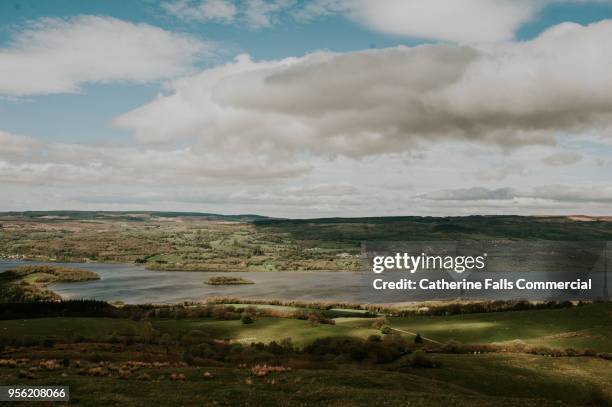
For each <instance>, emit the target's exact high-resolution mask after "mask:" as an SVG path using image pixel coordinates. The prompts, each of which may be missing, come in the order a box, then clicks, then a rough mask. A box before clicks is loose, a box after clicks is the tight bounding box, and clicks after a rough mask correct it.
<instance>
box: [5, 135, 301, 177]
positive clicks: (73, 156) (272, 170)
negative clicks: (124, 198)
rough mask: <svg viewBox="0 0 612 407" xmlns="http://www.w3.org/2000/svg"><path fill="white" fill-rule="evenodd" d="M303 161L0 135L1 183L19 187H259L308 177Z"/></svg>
mask: <svg viewBox="0 0 612 407" xmlns="http://www.w3.org/2000/svg"><path fill="white" fill-rule="evenodd" d="M310 170H311V166H309V165H308V164H307V163H304V162H297V163H293V162H278V161H269V160H267V159H266V158H265V157H261V156H258V155H256V154H248V155H247V154H235V155H233V156H231V157H228V156H219V155H218V154H215V153H211V152H204V151H194V150H193V149H192V148H190V147H186V148H180V149H177V148H175V147H174V148H168V149H163V150H159V149H149V148H140V147H138V146H114V147H113V146H111V147H103V146H92V145H84V144H64V143H45V142H42V141H38V140H35V139H32V138H29V137H24V136H17V135H13V134H9V133H6V132H2V131H0V182H2V183H13V184H22V185H27V184H31V185H41V184H47V185H71V184H74V185H83V184H92V183H95V184H117V185H118V184H126V185H129V184H139V185H162V186H163V185H199V184H206V185H215V184H232V183H238V184H241V183H242V184H244V183H247V184H253V183H257V184H262V183H267V182H270V181H271V180H276V181H278V180H282V179H287V178H296V177H299V176H301V175H304V174H306V173H308V172H310Z"/></svg>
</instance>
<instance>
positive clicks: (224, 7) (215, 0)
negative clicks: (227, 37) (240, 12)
mask: <svg viewBox="0 0 612 407" xmlns="http://www.w3.org/2000/svg"><path fill="white" fill-rule="evenodd" d="M162 8H163V9H164V10H165V11H166V12H167V13H168V14H170V15H173V16H175V17H178V18H180V19H183V20H193V21H198V22H203V23H205V22H208V21H216V22H222V23H231V22H233V21H234V19H235V17H236V13H237V8H236V5H235V4H234V3H233V2H231V1H228V0H203V1H201V2H199V3H192V2H189V1H187V0H178V1H174V2H166V3H162Z"/></svg>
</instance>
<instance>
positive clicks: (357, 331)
mask: <svg viewBox="0 0 612 407" xmlns="http://www.w3.org/2000/svg"><path fill="white" fill-rule="evenodd" d="M241 306H244V305H243V304H241ZM273 307H277V306H273ZM289 308H291V307H289ZM338 311H342V310H338ZM611 312H612V304H610V303H606V304H603V303H597V304H589V305H584V306H581V307H576V308H569V309H546V310H530V311H513V312H498V313H486V314H468V315H455V316H436V317H425V316H411V317H402V318H389V319H388V321H389V324H390V325H391V326H393V327H397V328H400V329H405V330H407V331H419V332H421V334H422V335H424V336H426V337H431V338H433V339H436V340H440V341H445V340H450V339H452V340H457V341H460V342H466V343H467V342H480V343H490V342H500V341H506V340H513V339H517V338H519V339H523V340H525V341H526V342H529V343H538V344H543V345H547V346H553V345H555V344H556V343H559V344H561V345H564V346H565V345H571V346H575V347H578V343H577V342H575V338H576V337H575V336H567V335H565V334H567V333H568V332H577V331H578V332H583V331H584V330H586V331H588V332H589V333H590V334H589V335H584V336H579V337H578V338H580V340H581V341H583V342H582V345H584V346H586V347H590V348H593V349H596V350H597V351H599V352H603V351H606V350H608V349H609V346H610V344H609V342H610V341H609V338H610V334H611V333H610V327H611V325H612V324H610V318H611V315H612V314H611ZM335 322H336V324H335V325H328V324H317V325H312V324H311V323H310V322H308V321H305V320H297V319H289V318H272V317H260V318H258V319H257V320H256V321H255V322H254V323H253V324H249V325H244V324H242V323H241V322H240V321H238V320H232V321H219V320H214V319H209V318H205V319H190V320H185V319H178V320H175V319H150V320H148V321H133V320H129V319H119V318H112V319H111V318H76V317H71V318H64V317H61V318H39V319H27V320H1V321H0V338H2V339H7V338H8V339H10V338H12V339H22V340H25V341H26V342H27V341H33V340H44V339H52V340H54V341H55V345H54V346H51V347H49V346H47V347H44V346H34V347H31V346H30V347H25V348H7V349H5V350H4V352H3V353H2V355H0V358H7V357H11V358H20V357H26V358H29V359H30V361H28V362H27V365H24V367H21V368H20V367H18V368H9V367H2V364H0V382H2V383H11V384H24V385H50V384H58V385H69V386H70V387H71V394H72V402H73V403H76V404H78V405H83V406H93V405H100V404H121V405H127V406H145V405H152V404H154V405H186V406H190V405H203V404H205V405H208V404H215V403H217V404H220V405H246V404H249V405H270V406H286V405H300V404H306V405H311V404H323V405H342V406H345V405H351V406H352V405H355V406H360V405H372V404H376V405H389V406H400V405H401V406H403V405H416V406H431V405H457V406H521V407H523V406H541V405H544V406H546V405H551V406H552V405H599V404H603V403H606V402H609V401H610V400H612V391H611V389H612V363H610V361H608V360H604V359H601V358H596V357H586V356H581V357H547V356H541V355H532V354H523V353H483V354H475V355H474V354H443V353H434V354H428V358H430V359H431V360H432V361H433V362H434V364H435V365H436V366H437V367H436V368H429V369H423V368H422V369H419V368H414V367H410V365H409V363H408V362H407V360H408V358H410V356H411V355H406V356H403V357H402V358H400V359H398V360H396V361H394V362H391V363H388V364H383V365H376V364H359V363H355V364H342V363H347V362H338V363H340V364H335V363H330V361H328V360H324V361H320V362H317V361H316V360H314V361H312V362H310V364H309V365H307V366H306V365H295V366H294V368H293V369H292V370H290V371H286V372H282V373H274V374H271V375H270V376H266V377H264V378H258V377H255V376H253V375H252V374H251V373H250V371H249V370H248V369H244V368H240V367H239V366H238V363H237V362H236V363H235V364H232V363H219V362H211V365H210V366H206V365H204V366H199V367H197V366H187V365H184V364H180V363H179V362H171V365H170V366H167V367H143V368H137V369H136V370H134V371H132V373H131V375H130V377H129V378H127V379H124V380H121V379H119V378H118V377H117V374H115V373H112V371H111V374H110V375H107V376H104V377H92V376H87V375H84V374H83V366H85V367H88V366H90V367H98V366H100V364H99V362H100V361H101V360H103V361H106V362H105V363H106V365H102V366H108V363H115V364H117V363H126V362H127V361H129V360H144V361H149V362H151V361H155V360H167V359H164V358H168V357H173V356H172V355H174V357H180V353H181V350H180V349H178V348H177V349H174V348H171V349H170V355H171V356H168V355H167V352H168V351H167V350H164V348H163V347H159V346H158V347H157V348H156V347H155V346H157V345H148V344H147V342H146V341H145V342H141V343H135V344H132V345H129V344H122V345H109V344H107V343H97V342H99V341H102V340H104V338H108V337H110V336H113V335H118V336H132V337H135V338H136V337H140V338H147V337H150V336H151V335H153V336H156V335H157V337H159V336H164V334H166V333H167V334H169V335H170V336H171V337H174V338H180V337H183V336H184V335H185V334H187V333H189V332H191V331H203V332H206V333H208V334H209V335H212V336H213V337H214V338H218V339H222V340H223V339H229V340H231V341H241V342H245V343H250V342H270V341H273V340H276V341H281V340H282V339H284V338H286V337H291V338H292V341H293V343H294V344H296V345H297V346H300V347H301V346H304V345H306V344H308V343H310V342H312V341H313V340H315V339H317V338H323V337H328V336H354V337H360V338H366V337H368V336H370V335H372V334H379V333H380V331H379V330H377V329H373V328H372V327H371V324H372V322H373V319H371V318H360V317H340V318H336V319H335ZM154 331H157V333H156V334H155V333H154ZM594 333H598V334H601V335H602V336H601V337H598V336H597V335H595V334H594ZM77 336H80V337H81V339H80V340H79V342H82V343H70V342H69V343H60V342H61V340H62V339H63V340H72V339H74V338H76V337H77ZM86 341H90V342H96V343H87V342H86ZM111 343H112V342H111ZM63 358H69V359H70V360H71V365H70V367H67V368H66V367H63V368H60V369H59V370H55V371H46V370H44V369H40V368H37V366H38V361H37V359H57V360H62V359H63ZM77 359H78V360H81V362H80V363H81V367H76V366H75V361H76V360H77ZM178 360H180V359H178ZM20 371H22V372H23V371H25V372H26V373H27V372H30V373H29V375H30V376H31V377H32V378H27V375H23V374H20ZM205 371H208V372H210V373H211V374H212V376H213V377H212V379H210V380H204V378H203V373H204V372H205ZM172 373H182V374H183V375H185V380H184V381H183V380H179V381H173V380H170V375H171V374H172ZM144 374H146V375H144ZM247 379H248V380H247ZM272 379H273V380H272ZM247 382H249V383H251V384H248V383H247Z"/></svg>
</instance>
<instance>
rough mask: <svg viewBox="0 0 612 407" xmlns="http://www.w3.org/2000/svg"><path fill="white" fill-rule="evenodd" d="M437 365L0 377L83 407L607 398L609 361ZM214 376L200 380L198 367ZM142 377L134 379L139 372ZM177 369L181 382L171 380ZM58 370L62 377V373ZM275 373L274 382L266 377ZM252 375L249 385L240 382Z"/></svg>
mask: <svg viewBox="0 0 612 407" xmlns="http://www.w3.org/2000/svg"><path fill="white" fill-rule="evenodd" d="M435 358H436V360H437V361H438V362H440V363H442V365H443V368H439V369H411V370H407V371H404V372H398V371H393V370H387V371H385V370H380V369H367V368H355V367H353V368H351V367H350V366H347V367H346V368H342V369H338V370H321V369H293V370H291V371H288V372H283V373H275V374H273V375H271V376H268V377H265V378H256V377H253V376H252V375H251V374H250V372H249V371H248V370H247V369H239V368H236V367H179V366H170V367H161V368H140V369H138V370H137V371H136V372H135V373H134V374H133V375H132V377H130V378H129V379H127V380H120V379H118V378H117V377H116V376H115V377H113V376H106V377H91V376H83V375H80V374H79V369H78V368H75V367H69V368H64V369H61V370H56V371H44V370H39V371H37V372H36V373H35V374H34V378H33V379H23V378H20V377H19V376H18V369H10V368H0V381H1V382H3V383H22V384H27V385H50V384H58V385H68V386H70V391H71V398H72V403H76V404H78V405H82V406H93V405H110V404H120V405H127V406H148V405H186V406H192V405H193V406H195V405H213V404H219V405H269V406H287V405H312V404H323V405H338V406H340V405H341V406H347V405H351V406H360V405H372V404H375V405H388V406H404V405H415V406H431V405H454V406H455V405H456V406H547V405H551V406H552V405H568V404H578V405H588V404H590V405H593V404H598V403H600V402H601V400H602V399H603V400H605V397H610V396H612V394H611V392H610V389H611V388H612V369H611V366H610V363H609V362H605V361H601V360H596V359H592V358H580V360H579V361H577V362H576V363H574V362H573V359H572V361H570V360H569V359H565V358H545V357H541V356H528V355H495V354H494V355H480V356H478V357H473V356H467V355H436V356H435ZM205 371H206V372H209V373H211V374H212V379H210V380H204V379H203V372H205ZM145 373H146V374H147V375H148V377H149V378H148V379H145V380H143V379H139V377H141V375H142V374H145ZM171 373H182V374H184V375H185V380H184V381H172V380H170V379H169V376H170V375H171ZM62 374H63V376H62ZM272 379H273V380H272ZM247 380H251V383H252V384H246V381H247Z"/></svg>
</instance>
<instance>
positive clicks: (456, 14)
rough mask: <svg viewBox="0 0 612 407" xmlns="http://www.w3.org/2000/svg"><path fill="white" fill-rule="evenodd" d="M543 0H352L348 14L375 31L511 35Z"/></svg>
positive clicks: (484, 38) (474, 37)
mask: <svg viewBox="0 0 612 407" xmlns="http://www.w3.org/2000/svg"><path fill="white" fill-rule="evenodd" d="M544 3H546V2H544V1H538V0H462V1H457V0H427V1H426V2H425V1H418V0H354V1H350V2H349V4H350V5H349V6H348V8H349V16H350V17H351V18H353V19H354V20H356V21H358V22H361V23H363V24H364V25H366V26H367V27H370V28H372V29H374V30H376V31H380V32H384V33H388V34H394V35H400V36H404V37H417V38H427V39H433V40H441V41H452V42H464V43H467V42H470V43H471V42H497V41H508V40H512V39H513V38H514V33H515V32H516V31H517V30H518V28H519V27H520V26H521V25H523V24H524V23H526V22H527V21H530V20H531V19H532V18H533V17H534V15H535V14H536V12H537V11H538V10H539V8H540V7H541V6H542V5H543V4H544Z"/></svg>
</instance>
